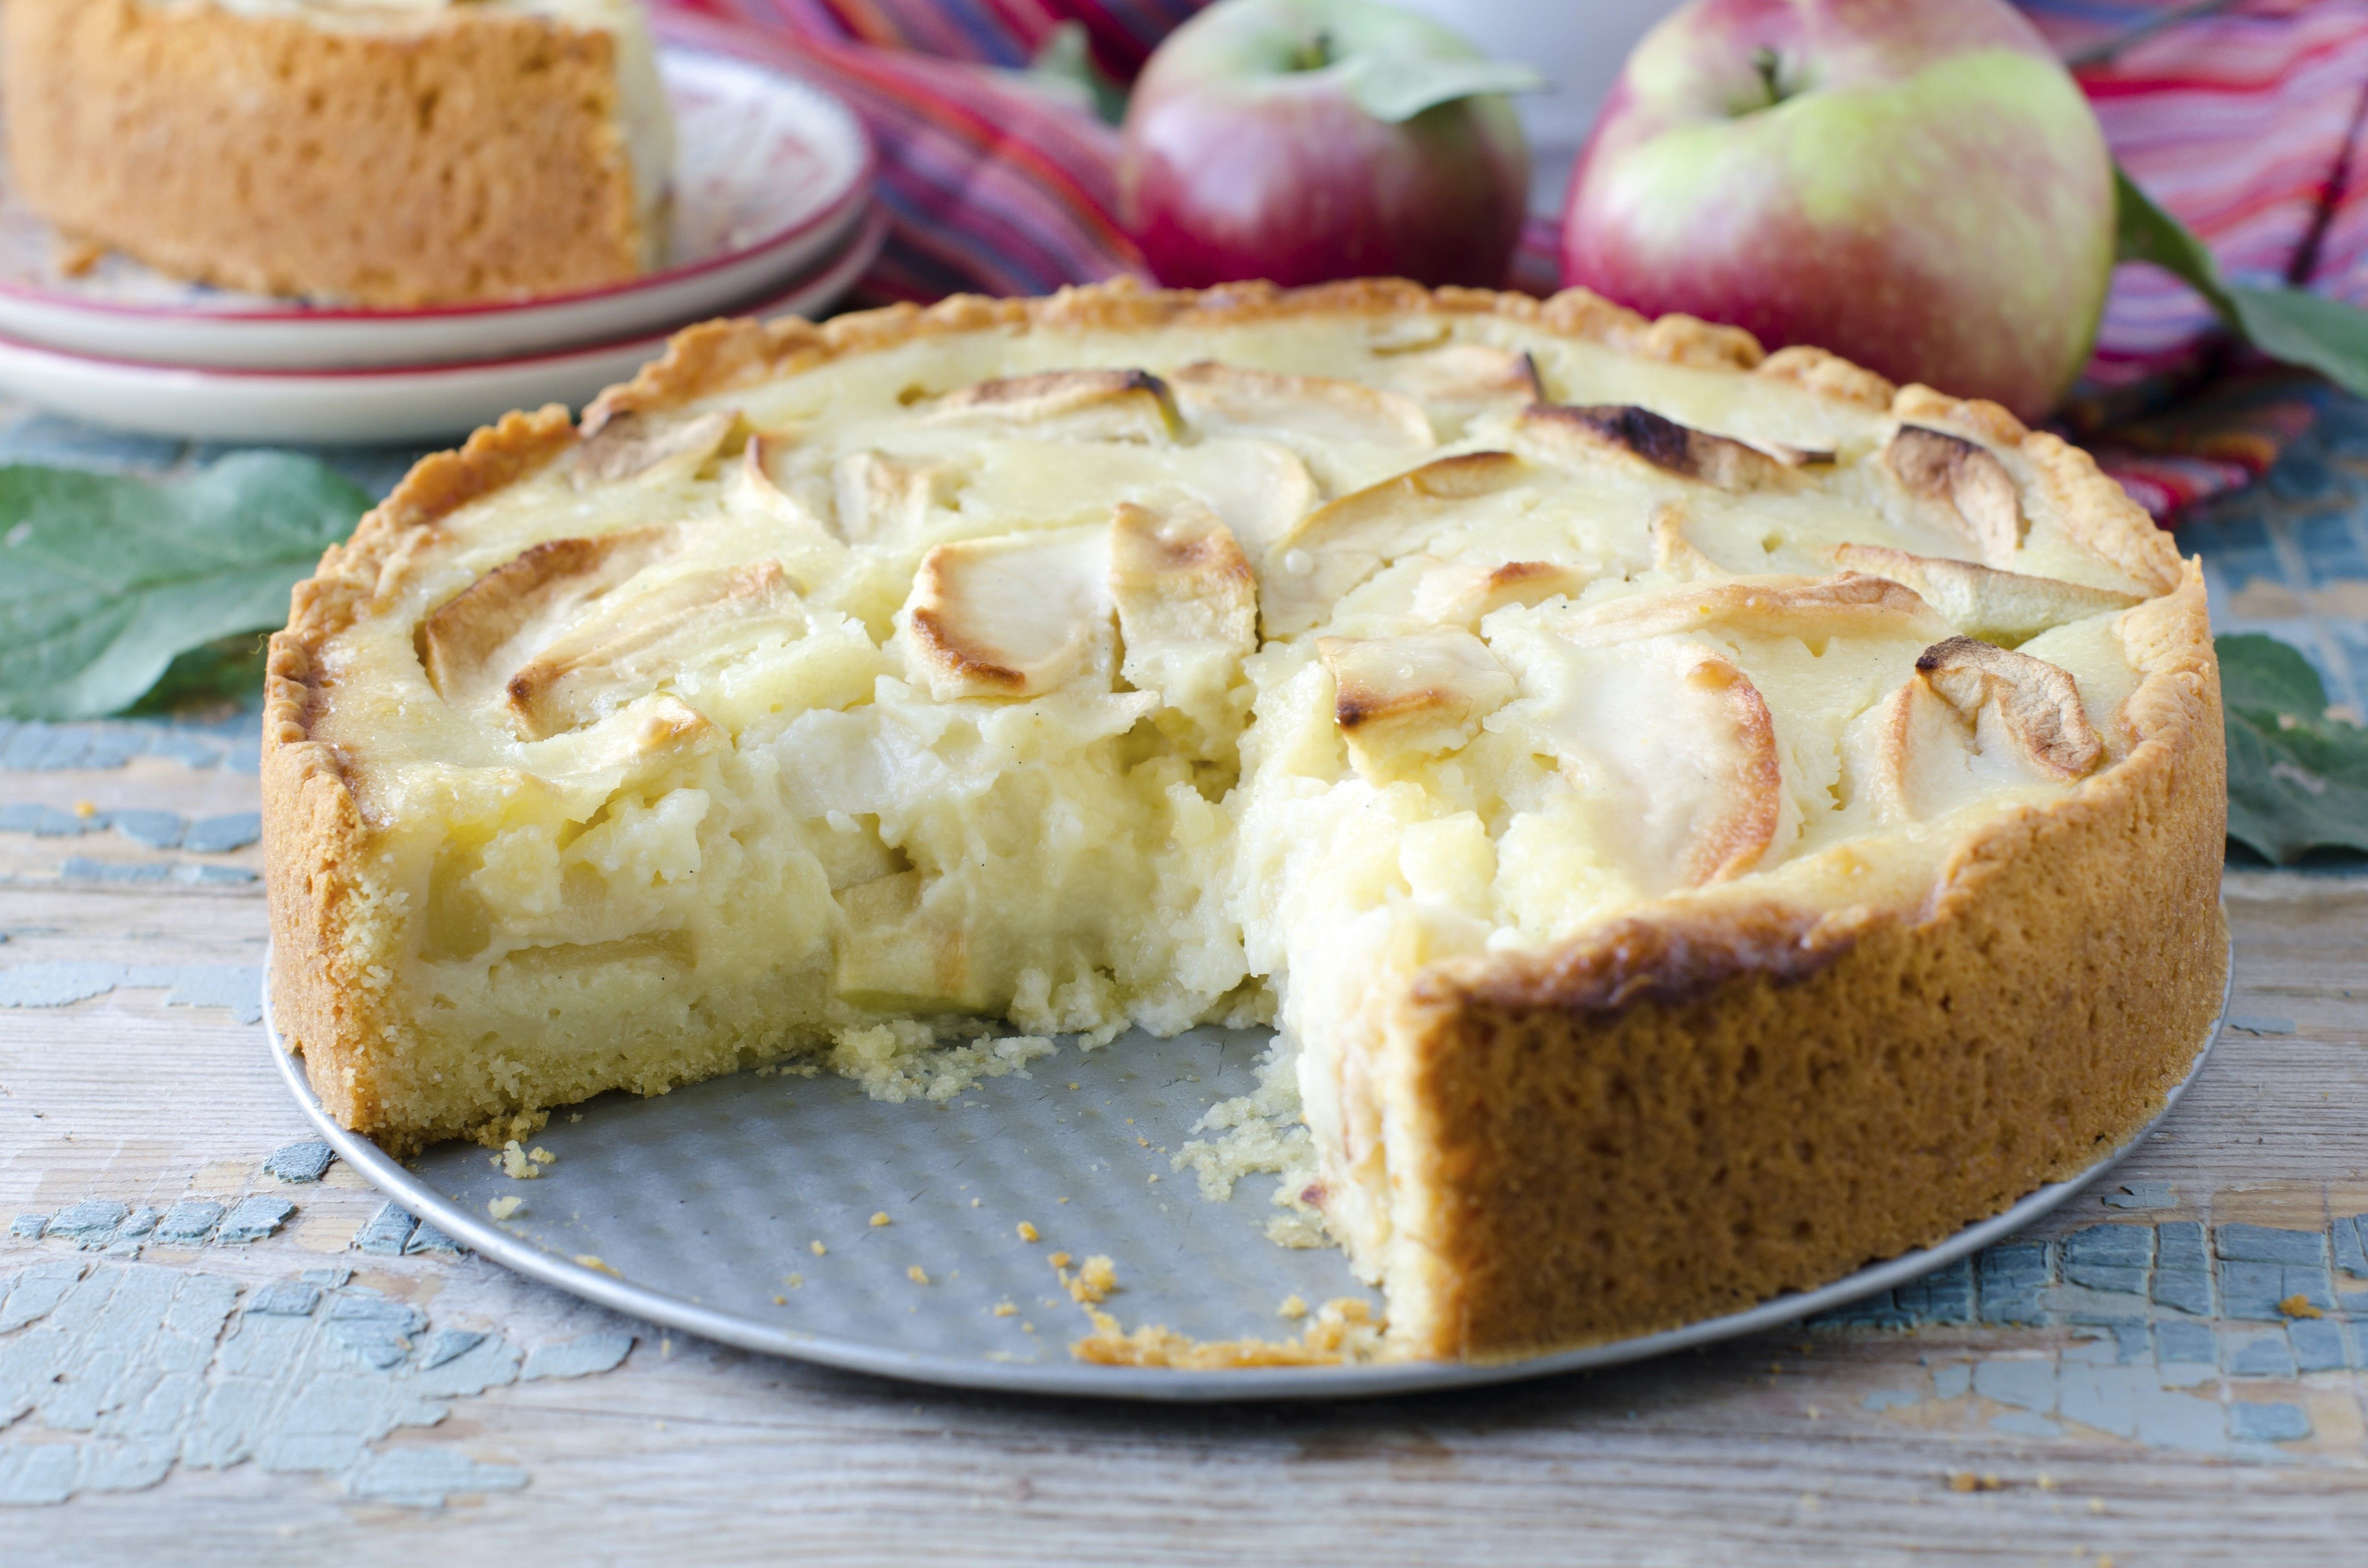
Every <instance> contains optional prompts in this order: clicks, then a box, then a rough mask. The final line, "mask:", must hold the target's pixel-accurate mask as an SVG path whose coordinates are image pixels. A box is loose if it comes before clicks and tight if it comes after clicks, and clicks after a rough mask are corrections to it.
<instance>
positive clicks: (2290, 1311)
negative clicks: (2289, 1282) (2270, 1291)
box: [2278, 1290, 2327, 1318]
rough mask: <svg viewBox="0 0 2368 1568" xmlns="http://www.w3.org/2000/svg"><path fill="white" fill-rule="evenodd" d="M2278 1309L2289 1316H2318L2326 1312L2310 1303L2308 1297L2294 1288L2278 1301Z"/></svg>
mask: <svg viewBox="0 0 2368 1568" xmlns="http://www.w3.org/2000/svg"><path fill="white" fill-rule="evenodd" d="M2278 1311H2280V1312H2283V1313H2284V1314H2285V1315H2286V1316H2288V1317H2290V1318H2318V1317H2325V1316H2326V1315H2327V1314H2326V1313H2325V1312H2320V1311H2319V1310H2318V1309H2317V1307H2314V1306H2312V1305H2311V1304H2310V1298H2309V1297H2308V1296H2305V1295H2304V1294H2303V1293H2302V1292H2301V1291H2299V1290H2296V1291H2295V1292H2294V1294H2293V1295H2291V1296H2288V1297H2287V1298H2286V1299H2285V1300H2284V1301H2280V1302H2279V1303H2278Z"/></svg>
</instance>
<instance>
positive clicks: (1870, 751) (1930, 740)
mask: <svg viewBox="0 0 2368 1568" xmlns="http://www.w3.org/2000/svg"><path fill="white" fill-rule="evenodd" d="M1841 749H1842V756H1843V759H1844V765H1845V767H1846V768H1847V770H1848V774H1849V778H1850V786H1851V789H1852V791H1853V792H1854V793H1856V794H1859V795H1861V796H1862V797H1863V799H1864V801H1865V804H1866V806H1867V808H1868V810H1869V811H1870V812H1872V813H1873V817H1874V820H1875V821H1877V822H1879V823H1909V822H1921V821H1925V820H1928V819H1930V818H1931V817H1934V816H1939V815H1942V814H1945V813H1946V812H1947V811H1948V810H1949V809H1950V808H1951V807H1952V806H1954V805H1957V804H1961V803H1963V802H1964V801H1969V800H1971V799H1973V798H1974V797H1975V795H1976V794H1977V793H1978V792H1979V790H1980V788H1981V785H1980V782H1979V781H1978V780H1977V779H1976V778H1975V776H1974V772H1973V762H1974V734H1973V728H1972V726H1971V725H1969V724H1967V723H1966V722H1965V721H1964V717H1963V716H1962V715H1960V714H1959V713H1958V712H1957V710H1955V709H1954V708H1952V707H1951V706H1950V705H1949V704H1948V703H1947V702H1946V701H1944V700H1943V699H1941V696H1940V694H1939V693H1937V692H1935V691H1934V690H1933V689H1932V687H1931V685H1930V682H1928V681H1926V680H1925V678H1924V677H1923V676H1920V675H1919V676H1913V677H1911V678H1910V679H1909V680H1908V682H1907V685H1905V686H1903V687H1900V688H1899V689H1898V690H1896V691H1895V692H1893V693H1892V694H1891V695H1890V696H1889V697H1886V698H1884V699H1883V700H1882V701H1881V702H1879V703H1877V704H1875V706H1874V707H1873V708H1872V709H1871V710H1868V711H1867V712H1866V713H1864V714H1863V715H1861V717H1860V718H1859V719H1857V720H1856V721H1854V722H1852V723H1851V724H1850V726H1849V728H1848V729H1846V730H1845V731H1844V732H1843V734H1842V745H1841Z"/></svg>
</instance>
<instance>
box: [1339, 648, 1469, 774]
mask: <svg viewBox="0 0 2368 1568" xmlns="http://www.w3.org/2000/svg"><path fill="white" fill-rule="evenodd" d="M1315 656H1316V658H1318V659H1319V660H1321V661H1322V662H1323V665H1324V667H1325V668H1326V669H1327V670H1329V671H1330V672H1331V674H1332V685H1333V692H1334V696H1333V705H1332V711H1333V722H1335V723H1336V724H1338V726H1339V729H1340V734H1341V738H1342V739H1344V740H1346V741H1347V742H1348V744H1349V761H1350V762H1351V763H1352V764H1353V765H1354V766H1355V767H1356V769H1357V771H1358V772H1359V773H1360V775H1362V776H1363V777H1365V778H1368V779H1370V780H1372V781H1373V782H1376V783H1381V782H1385V781H1387V780H1388V779H1389V778H1393V777H1395V776H1396V775H1398V774H1400V773H1402V772H1404V771H1405V770H1406V767H1409V766H1411V765H1413V764H1417V763H1419V762H1422V761H1424V760H1426V759H1428V758H1429V757H1433V756H1439V755H1440V753H1442V752H1450V751H1454V750H1457V749H1458V748H1460V747H1462V746H1463V744H1465V743H1466V742H1468V741H1469V740H1471V738H1472V735H1473V732H1474V731H1475V730H1476V729H1478V728H1479V725H1480V721H1481V720H1483V719H1485V718H1486V717H1487V716H1488V715H1489V714H1491V713H1493V712H1495V711H1496V710H1497V709H1499V708H1501V707H1503V706H1504V705H1505V704H1506V703H1507V702H1508V701H1510V700H1511V699H1512V697H1513V693H1514V689H1515V687H1514V681H1513V677H1512V676H1510V675H1508V674H1507V673H1506V670H1505V667H1504V665H1501V664H1499V663H1497V656H1496V655H1495V654H1493V653H1490V652H1488V645H1487V644H1486V642H1481V641H1480V639H1478V638H1477V637H1474V636H1473V635H1472V634H1471V633H1470V632H1468V631H1449V630H1441V631H1424V632H1417V633H1415V634H1414V635H1412V636H1406V637H1375V638H1353V637H1323V638H1318V639H1317V640H1316V643H1315Z"/></svg>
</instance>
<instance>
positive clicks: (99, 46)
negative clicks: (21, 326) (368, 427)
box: [0, 0, 648, 306]
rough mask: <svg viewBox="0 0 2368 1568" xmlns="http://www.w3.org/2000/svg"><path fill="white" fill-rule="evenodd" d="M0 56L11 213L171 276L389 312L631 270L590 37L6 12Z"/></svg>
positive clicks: (283, 19) (626, 181) (571, 32)
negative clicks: (20, 210) (39, 219)
mask: <svg viewBox="0 0 2368 1568" xmlns="http://www.w3.org/2000/svg"><path fill="white" fill-rule="evenodd" d="M0 51H5V59H4V60H0V101H5V104H6V119H7V140H8V159H9V165H10V176H11V177H12V178H13V179H14V180H15V182H16V185H17V189H18V191H19V192H20V193H21V194H22V196H23V197H24V199H25V200H26V201H27V202H28V203H29V204H30V205H31V206H32V207H33V208H34V210H37V211H39V212H40V214H41V215H42V216H43V217H45V218H47V219H49V220H50V221H51V222H53V223H55V224H57V225H58V227H59V228H60V229H62V230H63V231H65V232H66V233H70V234H72V235H74V236H75V237H76V238H77V239H81V240H85V241H89V242H95V243H96V244H100V245H103V246H108V247H111V248H114V249H117V250H120V251H122V252H123V253H125V254H126V255H128V256H135V257H137V258H139V259H140V260H142V261H143V262H146V263H147V264H148V265H150V266H152V267H155V268H157V269H158V270H160V271H163V272H166V273H169V274H172V275H174V276H176V277H182V278H195V279H198V280H199V281H202V282H207V283H213V284H217V285H219V286H221V287H222V288H226V289H240V290H250V291H253V292H256V293H265V294H286V295H302V296H313V297H319V298H326V299H336V300H344V301H354V302H358V303H362V304H370V305H385V306H405V305H423V304H438V303H459V302H467V301H487V300H501V299H515V298H524V297H528V296H531V295H538V294H552V293H565V292H571V291H574V290H584V289H592V288H598V287H600V286H602V285H604V284H609V283H615V282H620V281H621V280H623V279H625V278H631V277H632V276H634V275H635V274H636V273H638V272H640V271H641V270H642V267H643V261H644V258H645V255H646V253H647V249H648V236H646V235H644V233H643V222H642V219H641V217H640V216H639V215H638V211H637V207H636V193H635V190H634V185H633V177H632V157H631V152H630V149H629V148H628V146H627V144H626V139H625V136H624V133H623V131H622V130H621V128H620V120H619V113H620V84H619V79H618V70H619V59H618V55H619V50H618V44H617V40H616V38H615V37H614V36H612V35H610V34H609V33H607V32H604V31H600V30H598V29H591V28H575V27H570V26H568V25H566V24H564V23H563V22H560V21H558V20H555V19H553V18H551V17H539V16H532V15H526V14H521V13H507V14H503V13H495V12H492V11H490V10H487V9H484V8H482V7H479V6H459V7H455V8H451V9H447V10H437V11H428V12H423V13H419V14H417V15H416V17H403V16H401V15H400V14H391V15H390V16H388V17H386V18H384V19H383V20H382V22H381V24H380V25H377V26H374V27H371V28H366V29H365V28H325V27H322V26H318V25H315V24H313V23H312V22H310V21H307V20H305V19H304V18H302V17H298V16H293V15H258V14H242V13H240V12H235V11H232V10H228V9H224V8H221V7H218V6H211V5H203V4H176V5H161V4H152V3H150V0H10V3H9V4H8V6H6V9H5V11H0Z"/></svg>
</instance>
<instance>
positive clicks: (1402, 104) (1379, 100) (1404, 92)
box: [1349, 53, 1546, 125]
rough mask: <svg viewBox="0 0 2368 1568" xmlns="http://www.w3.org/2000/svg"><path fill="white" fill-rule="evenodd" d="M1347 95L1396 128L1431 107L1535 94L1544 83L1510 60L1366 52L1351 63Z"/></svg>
mask: <svg viewBox="0 0 2368 1568" xmlns="http://www.w3.org/2000/svg"><path fill="white" fill-rule="evenodd" d="M1545 85H1546V79H1545V78H1544V77H1543V76H1541V75H1539V74H1537V72H1535V71H1533V70H1531V68H1530V67H1529V66H1527V65H1516V64H1514V63H1513V62H1510V61H1508V60H1478V59H1474V60H1441V59H1436V58H1425V57H1422V56H1417V55H1404V54H1378V53H1376V54H1367V55H1362V56H1359V57H1355V58H1353V59H1351V60H1350V62H1349V92H1350V93H1351V94H1352V95H1353V96H1354V97H1356V100H1357V107H1358V108H1361V109H1363V110H1364V111H1365V112H1366V113H1367V114H1370V115H1372V117H1373V118H1374V119H1378V120H1381V121H1383V123H1385V124H1389V125H1398V124H1402V123H1404V122H1405V121H1406V120H1409V119H1413V118H1414V117H1415V116H1416V115H1418V114H1420V113H1421V112H1422V111H1423V110H1425V109H1427V108H1438V107H1439V106H1440V104H1445V103H1453V102H1454V101H1455V100H1456V99H1458V98H1469V97H1478V96H1480V95H1481V94H1484V93H1534V92H1539V91H1542V90H1543V88H1544V87H1545Z"/></svg>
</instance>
